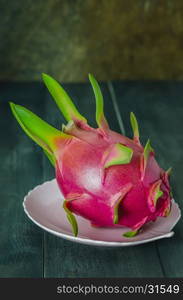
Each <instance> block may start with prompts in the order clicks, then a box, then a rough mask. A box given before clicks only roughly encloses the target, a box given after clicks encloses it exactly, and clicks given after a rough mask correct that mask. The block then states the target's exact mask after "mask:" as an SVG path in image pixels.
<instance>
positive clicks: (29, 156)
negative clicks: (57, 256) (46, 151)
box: [0, 83, 44, 277]
mask: <svg viewBox="0 0 183 300" xmlns="http://www.w3.org/2000/svg"><path fill="white" fill-rule="evenodd" d="M43 93H44V90H43V89H42V86H41V85H40V84H30V83H29V84H0V144H1V146H0V166H1V172H0V220H1V229H0V241H1V242H0V277H41V276H42V268H43V260H42V236H43V233H42V230H40V229H39V228H38V227H37V226H36V225H34V224H33V223H32V222H31V221H29V220H28V218H27V216H26V215H25V214H24V211H23V207H22V202H23V197H24V196H25V194H27V192H28V191H29V190H30V189H32V188H33V187H34V186H35V185H37V184H39V183H40V182H41V180H42V163H41V159H40V158H41V157H42V154H41V152H40V150H39V148H38V147H37V146H36V145H35V144H34V143H33V142H32V141H31V140H30V139H29V138H28V137H27V136H26V135H25V134H24V132H23V131H22V129H21V128H20V127H19V125H18V123H17V122H16V120H15V119H14V117H13V116H12V114H11V113H10V109H9V105H8V100H11V101H14V102H16V103H20V104H23V105H25V106H27V107H29V108H30V109H33V108H34V110H36V111H37V113H39V112H41V110H42V103H41V98H43Z"/></svg>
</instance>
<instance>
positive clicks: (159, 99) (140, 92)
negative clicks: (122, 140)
mask: <svg viewBox="0 0 183 300" xmlns="http://www.w3.org/2000/svg"><path fill="white" fill-rule="evenodd" d="M114 90H115V93H116V98H117V102H118V107H119V110H120V111H121V114H122V117H123V120H124V124H125V127H126V133H127V135H128V136H131V135H132V132H131V129H130V126H129V113H130V111H133V112H134V113H135V114H136V116H137V119H138V120H139V126H140V136H141V140H142V142H143V143H144V144H145V142H146V141H147V139H148V138H150V140H151V144H152V147H153V148H154V149H155V151H156V157H157V160H158V162H159V164H160V166H161V167H163V168H165V169H168V168H169V167H170V166H171V167H173V171H172V176H171V182H172V189H173V195H174V198H175V200H176V202H178V204H179V206H180V208H181V210H182V209H183V198H182V194H183V185H182V161H183V151H182V149H183V134H182V128H183V106H182V102H183V84H182V83H180V82H179V83H178V82H148V83H147V82H145V83H142V82H138V83H137V82H123V83H114ZM182 229H183V221H182V218H181V220H180V221H179V222H178V224H177V225H176V227H175V229H174V231H175V236H174V237H173V238H171V239H165V240H160V241H157V242H155V243H154V244H155V245H156V247H157V252H158V255H159V259H160V262H161V265H162V270H163V274H164V276H165V277H182V276H183V260H182V255H183V230H182ZM153 263H154V262H153V260H152V262H151V264H150V265H149V268H151V265H152V264H153Z"/></svg>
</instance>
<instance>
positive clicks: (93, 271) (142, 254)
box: [44, 84, 163, 277]
mask: <svg viewBox="0 0 183 300" xmlns="http://www.w3.org/2000/svg"><path fill="white" fill-rule="evenodd" d="M65 87H66V89H67V90H68V92H69V93H70V95H71V96H73V99H74V100H75V103H76V104H77V106H78V108H79V107H80V109H79V110H80V112H81V113H82V114H83V115H84V116H86V117H87V118H88V121H89V123H90V124H91V125H95V122H94V115H95V103H94V101H92V99H93V94H92V91H91V88H90V86H89V85H88V84H78V85H66V86H65ZM102 90H103V94H104V98H105V111H106V116H107V118H108V121H109V123H110V124H111V127H112V129H114V130H117V131H120V128H119V126H118V123H117V120H116V115H115V112H114V109H113V104H112V101H111V98H110V94H109V91H108V88H107V85H104V84H103V85H102ZM46 117H47V120H49V121H50V123H52V124H55V125H57V126H58V125H59V126H60V123H61V122H62V120H63V119H62V117H61V116H60V114H59V113H58V111H57V109H56V107H54V106H53V105H52V104H51V100H50V98H49V97H48V98H47V101H46ZM52 176H54V172H53V170H52V169H50V167H48V163H47V160H46V159H45V165H44V179H45V180H47V179H50V178H51V177H52ZM44 258H45V264H44V276H45V277H153V276H157V277H162V276H163V272H162V269H161V266H160V263H159V257H158V254H157V251H156V246H155V244H154V243H151V244H146V245H142V246H138V247H131V248H115V249H109V248H97V247H93V246H86V245H80V244H75V243H72V242H68V241H65V240H62V239H60V238H58V237H55V236H53V235H51V234H48V233H45V247H44Z"/></svg>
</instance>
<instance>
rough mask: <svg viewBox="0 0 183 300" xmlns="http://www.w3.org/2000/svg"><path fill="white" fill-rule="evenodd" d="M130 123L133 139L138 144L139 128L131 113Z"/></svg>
mask: <svg viewBox="0 0 183 300" xmlns="http://www.w3.org/2000/svg"><path fill="white" fill-rule="evenodd" d="M130 123H131V126H132V129H133V139H134V140H135V141H137V142H139V126H138V122H137V119H136V117H135V114H134V113H133V112H131V113H130Z"/></svg>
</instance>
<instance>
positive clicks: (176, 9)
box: [0, 0, 183, 82]
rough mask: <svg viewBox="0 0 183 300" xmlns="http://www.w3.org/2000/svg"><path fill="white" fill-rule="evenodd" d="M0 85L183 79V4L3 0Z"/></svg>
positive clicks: (178, 0) (172, 0)
mask: <svg viewBox="0 0 183 300" xmlns="http://www.w3.org/2000/svg"><path fill="white" fill-rule="evenodd" d="M0 5H1V10H0V14H1V17H0V24H1V26H0V79H1V80H5V81H6V80H10V81H32V80H41V76H40V74H41V72H46V73H49V74H50V75H52V76H54V77H55V78H57V79H58V80H60V81H62V82H73V81H76V82H80V81H85V80H87V74H88V73H89V72H91V73H93V74H95V76H96V77H97V79H98V80H109V79H110V80H116V79H178V80H180V79H183V51H182V46H183V1H182V0H101V1H98V0H44V1H42V0H36V1H32V0H18V1H5V0H0Z"/></svg>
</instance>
